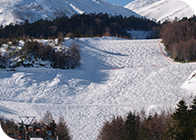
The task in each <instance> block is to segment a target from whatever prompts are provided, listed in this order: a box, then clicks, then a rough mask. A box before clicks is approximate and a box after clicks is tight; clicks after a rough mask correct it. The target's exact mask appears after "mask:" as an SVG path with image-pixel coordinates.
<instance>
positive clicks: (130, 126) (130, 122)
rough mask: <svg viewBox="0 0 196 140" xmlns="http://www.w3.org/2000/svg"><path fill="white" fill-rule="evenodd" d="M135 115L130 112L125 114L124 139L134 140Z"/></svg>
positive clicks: (135, 134)
mask: <svg viewBox="0 0 196 140" xmlns="http://www.w3.org/2000/svg"><path fill="white" fill-rule="evenodd" d="M135 125H136V115H135V114H134V113H132V112H130V113H129V114H128V116H127V120H126V121H125V133H126V134H125V137H126V138H125V139H126V140H130V139H131V140H136V137H137V132H136V128H135Z"/></svg>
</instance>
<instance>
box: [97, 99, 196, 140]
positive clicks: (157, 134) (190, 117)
mask: <svg viewBox="0 0 196 140" xmlns="http://www.w3.org/2000/svg"><path fill="white" fill-rule="evenodd" d="M195 139H196V98H194V99H193V102H192V104H191V105H190V106H188V105H187V103H186V102H185V101H184V100H181V101H179V103H178V104H177V109H176V110H175V111H174V112H173V113H172V112H171V111H168V112H166V111H163V112H162V113H160V114H156V113H155V114H154V115H152V114H149V115H146V113H145V111H143V110H142V111H141V112H139V113H135V112H132V111H131V112H129V114H128V116H127V117H126V118H125V119H124V118H123V117H122V116H116V117H115V116H114V117H113V119H112V120H111V121H105V123H104V125H103V127H102V128H101V130H100V132H99V135H98V140H195Z"/></svg>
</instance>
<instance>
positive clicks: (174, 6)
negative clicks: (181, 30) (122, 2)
mask: <svg viewBox="0 0 196 140" xmlns="http://www.w3.org/2000/svg"><path fill="white" fill-rule="evenodd" d="M125 8H128V9H130V10H133V11H134V12H136V13H138V14H140V15H142V16H144V17H147V18H149V19H156V21H160V22H164V21H165V20H169V21H173V20H175V18H176V17H177V18H178V20H179V19H182V18H183V17H188V18H190V17H192V16H193V15H194V14H195V12H194V10H193V9H192V7H191V5H188V4H187V3H186V0H184V1H181V0H135V1H133V2H131V3H129V4H127V5H126V6H125Z"/></svg>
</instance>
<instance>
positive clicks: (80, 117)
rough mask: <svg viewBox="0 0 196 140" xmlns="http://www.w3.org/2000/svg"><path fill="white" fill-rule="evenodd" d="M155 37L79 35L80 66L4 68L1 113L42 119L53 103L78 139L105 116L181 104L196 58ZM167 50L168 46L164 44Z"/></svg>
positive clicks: (91, 137) (89, 139)
mask: <svg viewBox="0 0 196 140" xmlns="http://www.w3.org/2000/svg"><path fill="white" fill-rule="evenodd" d="M160 41H161V40H160V39H154V40H123V39H119V38H111V37H102V38H79V39H78V42H77V41H76V40H75V41H74V40H72V39H66V41H65V43H66V44H67V45H69V44H71V43H72V42H75V43H78V44H79V45H80V46H81V67H80V68H76V69H73V70H59V69H49V68H37V69H36V68H18V69H17V71H13V72H10V71H5V70H1V71H0V114H1V115H3V116H4V117H7V118H13V119H15V120H19V118H18V117H19V116H25V115H29V116H33V115H35V116H36V118H37V120H39V119H40V118H42V117H43V116H44V113H45V112H46V111H47V110H48V109H49V110H50V111H51V112H52V114H53V116H54V118H55V119H56V122H58V116H60V114H63V115H64V117H65V120H66V122H67V124H68V126H69V128H70V130H71V134H72V135H73V139H74V140H95V139H96V138H97V135H98V133H99V130H100V129H101V126H102V125H103V123H104V121H105V120H110V119H111V118H112V117H113V115H115V116H116V115H122V116H126V114H127V113H128V112H129V111H141V110H142V109H144V110H146V111H147V112H149V111H152V112H154V111H156V112H160V111H162V110H165V109H169V108H172V109H174V108H175V107H176V104H177V103H178V102H179V101H180V100H181V99H182V98H184V99H187V100H188V99H190V98H193V97H194V96H195V94H196V93H195V92H193V91H192V90H187V89H186V88H182V85H183V84H184V83H185V81H186V80H188V78H190V75H191V74H192V73H193V72H194V71H195V70H196V64H195V63H189V64H181V63H175V64H172V63H171V62H170V61H169V60H168V59H167V58H165V57H164V56H163V55H162V53H161V52H160V49H159V45H158V43H159V42H160ZM161 47H162V51H163V53H165V52H164V46H163V44H161Z"/></svg>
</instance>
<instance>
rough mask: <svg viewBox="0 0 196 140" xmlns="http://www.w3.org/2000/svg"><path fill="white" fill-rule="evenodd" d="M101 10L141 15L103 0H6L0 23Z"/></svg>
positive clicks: (2, 3) (3, 4)
mask: <svg viewBox="0 0 196 140" xmlns="http://www.w3.org/2000/svg"><path fill="white" fill-rule="evenodd" d="M101 12H102V13H108V14H111V15H115V14H117V15H120V14H121V15H122V16H132V15H135V16H139V17H141V16H140V15H138V14H136V13H135V12H133V11H131V10H129V9H127V8H124V7H122V6H118V5H114V4H111V3H109V2H106V1H103V0H82V1H81V0H57V1H54V0H6V1H0V25H8V24H10V23H14V24H15V23H21V22H24V21H25V20H26V19H28V21H29V22H30V23H32V22H34V21H37V20H40V19H41V18H42V19H47V20H52V19H55V18H56V17H62V16H64V15H66V16H68V17H70V16H72V15H73V14H83V13H88V14H89V13H101Z"/></svg>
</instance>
